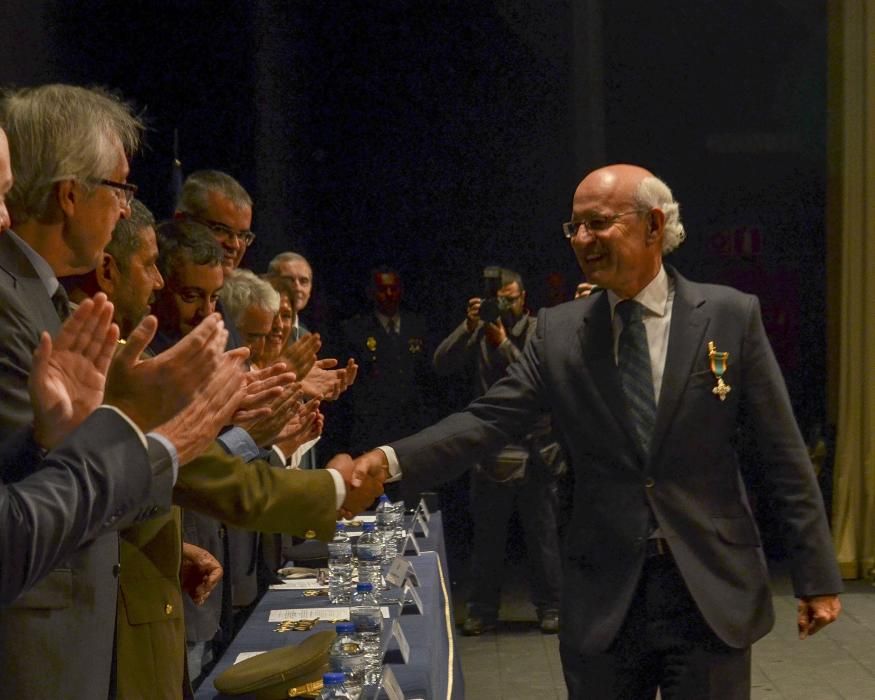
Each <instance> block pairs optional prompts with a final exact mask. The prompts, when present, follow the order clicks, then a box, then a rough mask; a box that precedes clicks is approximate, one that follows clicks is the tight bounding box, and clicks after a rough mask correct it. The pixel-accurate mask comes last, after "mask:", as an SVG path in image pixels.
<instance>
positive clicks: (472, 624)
mask: <svg viewBox="0 0 875 700" xmlns="http://www.w3.org/2000/svg"><path fill="white" fill-rule="evenodd" d="M494 629H495V622H492V621H488V620H484V619H483V618H482V617H476V616H474V615H469V616H468V618H467V619H466V620H465V624H463V625H462V634H463V635H465V636H466V637H479V636H480V635H481V634H483V633H484V632H492V631H493V630H494Z"/></svg>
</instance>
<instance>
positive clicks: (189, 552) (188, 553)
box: [179, 542, 223, 605]
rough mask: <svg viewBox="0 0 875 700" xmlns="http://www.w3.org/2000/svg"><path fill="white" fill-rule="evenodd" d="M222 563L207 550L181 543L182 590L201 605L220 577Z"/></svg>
mask: <svg viewBox="0 0 875 700" xmlns="http://www.w3.org/2000/svg"><path fill="white" fill-rule="evenodd" d="M222 573H223V570H222V565H221V564H220V563H219V562H218V561H217V560H216V558H215V557H214V556H213V555H212V554H210V553H209V552H208V551H207V550H205V549H201V548H200V547H198V546H196V545H193V544H191V543H190V542H183V543H182V567H181V568H180V570H179V580H180V583H181V584H182V590H183V591H185V592H186V593H188V596H189V597H190V598H191V599H192V600H193V601H194V604H195V605H203V604H204V602H205V601H206V599H207V598H208V597H209V595H210V593H212V591H213V589H214V588H215V587H216V584H217V583H218V582H219V581H220V580H221V578H222Z"/></svg>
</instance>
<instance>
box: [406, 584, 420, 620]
mask: <svg viewBox="0 0 875 700" xmlns="http://www.w3.org/2000/svg"><path fill="white" fill-rule="evenodd" d="M405 613H418V614H419V615H422V613H423V607H422V598H420V596H419V591H417V590H416V589H415V588H414V587H413V586H411V585H410V582H409V581H405V582H404V588H403V589H402V591H401V614H402V615H404V614H405Z"/></svg>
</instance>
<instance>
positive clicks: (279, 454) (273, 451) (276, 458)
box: [267, 445, 289, 467]
mask: <svg viewBox="0 0 875 700" xmlns="http://www.w3.org/2000/svg"><path fill="white" fill-rule="evenodd" d="M267 463H268V464H269V465H270V466H272V467H287V466H289V460H288V458H287V457H286V455H285V453H284V452H283V451H282V450H281V449H280V448H279V446H277V445H271V446H270V456H269V457H268V459H267Z"/></svg>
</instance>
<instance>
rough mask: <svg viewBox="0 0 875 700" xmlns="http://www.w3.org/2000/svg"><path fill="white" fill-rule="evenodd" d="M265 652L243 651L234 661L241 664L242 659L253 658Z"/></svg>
mask: <svg viewBox="0 0 875 700" xmlns="http://www.w3.org/2000/svg"><path fill="white" fill-rule="evenodd" d="M263 653H264V652H263V651H241V652H240V653H239V654H237V658H236V659H234V663H235V664H239V663H240V662H241V661H246V659H251V658H252V657H253V656H258V655H259V654H263Z"/></svg>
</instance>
